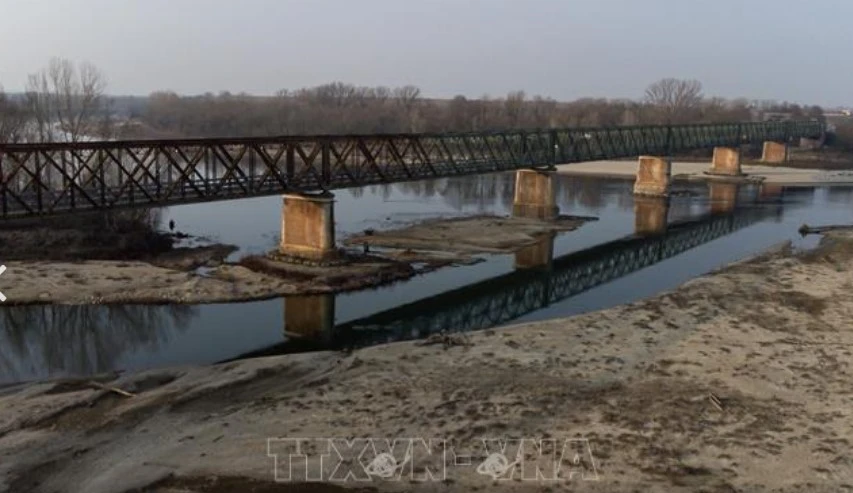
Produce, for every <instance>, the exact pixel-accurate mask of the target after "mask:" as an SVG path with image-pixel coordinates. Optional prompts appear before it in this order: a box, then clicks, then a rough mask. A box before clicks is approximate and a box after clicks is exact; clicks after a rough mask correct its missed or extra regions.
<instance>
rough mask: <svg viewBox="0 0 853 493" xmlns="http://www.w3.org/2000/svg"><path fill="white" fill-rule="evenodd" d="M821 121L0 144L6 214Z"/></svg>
mask: <svg viewBox="0 0 853 493" xmlns="http://www.w3.org/2000/svg"><path fill="white" fill-rule="evenodd" d="M823 132H824V125H823V124H822V123H820V122H816V121H806V122H761V123H721V124H707V125H670V126H637V127H615V128H587V129H583V128H572V129H544V130H533V131H520V130H518V131H506V132H483V133H468V134H391V135H337V136H336V135H323V136H291V137H270V138H239V139H185V140H137V141H109V142H77V143H47V144H6V145H0V209H2V212H0V217H3V218H10V217H27V216H37V215H46V214H63V213H74V212H81V211H91V210H106V209H116V208H125V207H139V206H155V207H156V206H165V205H173V204H181V203H192V202H204V201H212V200H225V199H233V198H241V197H252V196H260V195H272V194H280V193H287V192H300V193H301V192H314V191H328V190H334V189H340V188H349V187H356V186H363V185H370V184H376V183H394V182H400V181H413V180H421V179H427V178H443V177H449V176H459V175H467V174H479V173H490V172H497V171H508V170H514V169H520V168H528V167H536V166H549V165H553V164H558V163H574V162H582V161H595V160H601V159H615V158H623V157H632V156H639V155H643V154H649V155H661V156H663V155H671V154H673V153H677V152H683V151H688V150H693V149H701V148H710V147H715V146H727V147H735V146H740V145H743V144H749V143H758V142H762V141H784V142H787V141H790V140H791V139H795V138H800V137H819V136H820V135H822V133H823Z"/></svg>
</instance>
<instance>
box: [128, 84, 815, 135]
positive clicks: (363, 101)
mask: <svg viewBox="0 0 853 493" xmlns="http://www.w3.org/2000/svg"><path fill="white" fill-rule="evenodd" d="M767 111H771V112H773V111H778V112H786V113H791V114H792V116H793V117H795V118H799V117H817V116H820V115H821V114H822V110H821V109H820V108H819V107H801V106H798V105H792V104H777V103H774V102H759V101H747V100H745V99H739V100H725V99H722V98H707V97H705V96H704V95H703V94H702V85H701V83H699V82H698V81H695V80H679V79H662V80H660V81H658V82H656V83H654V84H652V85H650V86H649V87H648V89H647V90H646V93H645V97H644V98H643V99H641V100H636V101H635V100H608V99H590V98H585V99H579V100H576V101H572V102H558V101H555V100H553V99H550V98H543V97H541V96H535V97H532V98H531V97H528V96H527V95H526V94H525V93H524V92H523V91H512V92H510V93H509V94H507V95H506V97H504V98H489V97H488V96H483V97H481V98H478V99H469V98H466V97H465V96H456V97H454V98H452V99H450V100H436V99H427V98H423V97H421V95H420V90H419V89H418V88H416V87H413V86H405V87H399V88H386V87H359V86H354V85H350V84H344V83H341V82H335V83H331V84H325V85H321V86H317V87H313V88H306V89H300V90H297V91H287V90H282V91H279V93H278V94H276V95H275V96H272V97H259V96H251V95H247V94H237V95H235V94H231V93H227V92H226V93H220V94H218V95H213V94H205V95H201V96H179V95H177V94H175V93H173V92H157V93H154V94H152V95H151V96H150V98H149V102H148V106H147V110H146V111H145V112H144V114H143V115H142V117H141V119H140V123H141V125H139V126H138V127H137V130H138V131H139V132H140V133H141V134H142V135H143V136H144V135H146V134H148V135H174V136H197V137H220V136H234V135H256V136H257V135H282V134H316V133H387V132H423V131H425V132H439V131H462V132H464V131H480V130H489V129H499V128H509V127H562V126H615V125H631V124H640V123H688V122H721V121H748V120H752V119H754V118H756V117H760V113H761V112H767Z"/></svg>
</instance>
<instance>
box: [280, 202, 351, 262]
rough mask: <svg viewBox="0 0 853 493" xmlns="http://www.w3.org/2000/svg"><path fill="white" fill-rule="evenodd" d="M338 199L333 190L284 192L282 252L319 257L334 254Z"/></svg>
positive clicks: (315, 258)
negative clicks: (336, 199) (315, 192)
mask: <svg viewBox="0 0 853 493" xmlns="http://www.w3.org/2000/svg"><path fill="white" fill-rule="evenodd" d="M334 203H335V200H334V195H332V194H320V195H306V194H287V195H284V197H283V204H282V209H281V243H280V244H279V253H281V254H283V255H288V256H292V257H300V258H306V259H309V260H317V261H321V260H327V259H330V258H333V257H334V256H335V255H336V253H337V250H336V249H335V215H334Z"/></svg>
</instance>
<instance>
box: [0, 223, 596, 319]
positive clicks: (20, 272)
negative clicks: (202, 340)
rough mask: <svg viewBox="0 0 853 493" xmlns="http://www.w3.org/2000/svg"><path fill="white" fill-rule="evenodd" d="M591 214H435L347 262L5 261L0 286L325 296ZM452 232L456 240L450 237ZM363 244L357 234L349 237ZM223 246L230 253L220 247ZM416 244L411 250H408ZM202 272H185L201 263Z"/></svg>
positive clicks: (157, 297) (178, 298) (198, 299)
mask: <svg viewBox="0 0 853 493" xmlns="http://www.w3.org/2000/svg"><path fill="white" fill-rule="evenodd" d="M588 219H589V218H586V219H583V218H560V219H558V220H556V221H541V220H537V219H525V218H503V217H494V216H475V217H466V218H453V219H436V220H430V221H427V222H425V223H422V224H416V225H413V226H408V227H405V228H403V229H400V230H392V231H385V232H381V233H377V236H374V237H368V240H370V242H372V243H374V244H375V243H376V241H374V240H379V239H382V238H392V239H396V242H394V241H388V242H385V243H383V242H381V241H380V242H379V243H382V244H383V245H384V246H388V247H398V250H391V251H386V252H382V253H381V254H371V255H363V254H358V253H351V254H348V255H347V258H348V259H349V261H348V263H347V264H345V265H339V266H332V267H310V266H304V265H293V264H285V263H281V262H271V261H266V260H259V259H256V260H255V261H252V262H246V261H244V262H241V263H238V264H230V263H229V264H222V262H221V260H222V258H224V257H225V256H227V254H228V252H230V250H228V249H227V247H212V248H211V250H212V252H211V253H216V254H217V255H213V256H214V257H217V259H218V260H216V261H215V262H214V261H211V258H209V257H211V255H208V254H206V253H204V252H197V251H195V250H193V251H192V252H184V253H185V255H175V254H172V253H166V254H162V255H159V256H158V257H156V260H153V261H152V262H151V263H149V262H142V261H109V260H90V261H77V262H59V261H50V262H41V261H9V262H6V263H5V265H6V267H7V270H6V272H5V273H4V274H3V279H2V291H3V293H4V294H5V295H6V297H7V301H6V304H7V305H9V304H28V303H65V304H80V303H217V302H228V301H248V300H258V299H264V298H270V297H275V296H282V295H296V294H322V293H333V292H341V291H348V290H353V289H361V288H365V287H374V286H380V285H383V284H388V283H391V282H395V281H399V280H404V279H409V278H411V277H413V276H416V275H419V274H422V273H425V272H431V271H433V270H436V269H439V268H442V267H446V266H452V265H465V264H470V263H472V262H476V261H477V260H478V259H477V258H476V257H474V256H475V255H479V254H484V253H507V252H512V251H515V250H517V249H520V248H523V247H525V246H528V245H530V244H534V243H536V241H537V236H539V235H542V234H546V233H550V232H562V231H569V230H573V229H576V228H578V227H580V226H581V225H582V224H583V223H584V222H585V221H586V220H588ZM448 232H450V233H451V234H452V237H453V238H456V241H450V242H448V240H447V237H446V234H447V233H448ZM365 242H367V241H366V240H364V239H363V238H359V237H355V238H351V239H349V241H348V242H347V243H348V244H350V245H355V246H358V247H359V248H360V247H361V245H362V244H363V243H365ZM223 248H225V249H226V250H227V251H224V252H223V251H220V250H222V249H223ZM412 249H416V250H412ZM205 264H207V265H209V268H207V269H205V270H202V271H187V270H186V269H189V268H196V267H198V266H199V265H205Z"/></svg>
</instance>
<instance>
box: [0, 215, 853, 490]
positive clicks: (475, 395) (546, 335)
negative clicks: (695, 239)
mask: <svg viewBox="0 0 853 493" xmlns="http://www.w3.org/2000/svg"><path fill="white" fill-rule="evenodd" d="M851 271H853V236H851V235H850V233H845V232H832V233H830V235H829V239H828V240H827V241H825V242H824V244H823V245H822V246H821V247H820V248H818V249H817V250H814V251H811V252H806V253H797V252H792V251H791V250H790V247H787V248H781V249H776V250H775V251H773V252H772V253H769V254H766V255H763V256H761V257H758V258H755V259H752V260H750V261H747V262H742V263H740V264H737V265H733V266H730V267H728V268H726V269H723V270H722V271H720V272H717V273H714V274H712V275H709V276H705V277H701V278H698V279H695V280H693V281H690V282H688V283H686V284H684V285H683V286H680V287H679V288H677V289H674V290H672V291H669V292H665V293H662V294H660V295H657V296H654V297H651V298H648V299H645V300H642V301H638V302H635V303H631V304H627V305H621V306H616V307H612V308H609V309H606V310H603V311H597V312H594V313H589V314H586V315H582V316H578V317H573V318H569V319H557V320H551V321H547V322H537V323H530V324H524V325H518V326H512V327H506V328H503V329H499V330H489V331H484V332H478V333H474V334H471V335H469V336H462V335H446V336H440V337H436V338H431V339H427V340H426V341H425V342H407V343H396V344H391V345H384V346H379V347H373V348H367V349H363V350H358V351H355V352H353V353H351V354H342V353H334V352H319V353H311V354H302V355H288V356H276V357H270V358H260V359H252V360H244V361H240V362H232V363H227V364H221V365H216V366H202V367H181V368H172V369H165V370H152V371H149V372H145V373H139V374H131V375H126V376H123V377H118V378H116V377H109V376H107V377H103V378H98V379H97V381H93V380H91V379H84V380H73V381H63V382H52V383H43V384H35V385H25V386H12V387H8V388H6V389H4V391H3V392H2V394H0V453H2V454H3V457H4V460H3V461H2V463H0V484H2V485H4V486H5V487H7V488H9V489H10V491H33V492H48V491H49V492H64V491H70V490H71V487H70V485H73V489H74V491H81V490H85V491H87V492H89V493H122V492H127V491H152V492H153V491H163V492H166V491H168V492H173V491H181V492H190V493H201V492H205V493H225V492H231V491H246V490H247V488H250V487H251V488H254V490H255V491H273V488H275V491H292V492H297V491H307V490H306V488H309V486H307V485H305V484H304V481H305V480H306V479H307V478H306V476H305V475H304V473H300V471H305V470H306V469H304V468H305V467H306V466H305V465H304V464H305V462H302V463H300V466H299V467H296V468H294V469H290V468H289V467H288V462H286V458H288V457H289V456H288V454H293V453H296V449H293V448H288V446H287V444H288V443H290V442H287V440H288V439H297V438H299V439H307V438H318V439H319V438H332V439H334V438H338V439H339V440H342V439H346V440H350V441H349V442H347V443H353V442H352V439H353V438H360V437H365V438H366V437H373V438H384V439H387V440H390V441H391V442H392V443H393V440H395V439H401V438H404V437H410V438H413V439H417V438H418V437H420V438H426V439H434V440H446V444H447V445H446V447H449V453H450V454H451V455H449V456H448V455H446V453H444V452H443V450H448V449H447V448H444V449H436V450H435V453H432V454H429V453H424V452H423V451H422V452H421V453H415V454H413V455H406V454H405V450H404V449H399V450H398V449H396V448H389V449H388V450H389V452H390V453H391V454H392V457H394V458H395V459H396V460H399V461H403V462H402V464H403V465H404V466H405V465H406V464H408V466H407V467H408V468H406V467H403V468H401V469H400V472H401V474H400V475H399V478H400V479H398V480H396V481H395V478H397V477H398V475H396V474H393V475H391V476H390V477H389V478H388V479H381V478H380V477H378V476H377V475H375V473H376V472H377V470H376V469H375V468H373V469H369V468H368V467H369V465H370V464H372V463H374V462H375V460H376V459H377V457H379V452H380V451H379V450H377V449H374V448H367V449H365V448H364V447H354V448H338V449H336V450H337V451H338V452H339V453H340V454H341V455H340V458H341V459H342V460H343V462H342V463H341V464H342V465H343V467H345V468H347V470H351V471H354V472H353V474H357V476H353V478H357V477H362V476H364V475H366V476H365V477H366V478H367V480H368V482H361V483H353V482H344V483H335V484H329V485H328V486H322V485H317V484H314V485H312V486H310V488H312V491H318V492H336V491H340V488H342V487H345V486H349V487H358V488H360V489H359V490H357V491H362V492H367V491H370V492H373V491H388V492H396V491H423V492H427V491H430V492H431V491H446V492H455V491H459V492H463V491H464V492H467V491H472V490H476V489H484V490H489V491H514V492H533V491H542V490H543V488H549V489H551V490H555V489H562V488H571V489H578V488H582V489H583V490H584V491H594V492H633V491H637V490H642V491H650V492H672V491H677V492H685V493H686V492H693V491H700V490H701V491H783V490H784V491H809V492H827V493H828V492H834V491H840V490H843V489H845V488H847V487H848V486H849V484H850V475H849V471H850V467H851V464H850V459H849V457H848V455H849V454H848V453H847V452H848V451H849V448H850V443H851V442H853V432H851V430H853V422H851V419H853V418H851V413H850V410H849V407H850V406H849V402H850V400H851V398H853V392H851V387H850V385H849V383H850V381H851V378H853V373H851V367H850V364H849V360H850V350H849V348H850V346H851V345H853V340H851V332H850V331H849V330H847V328H848V322H849V319H850V314H851V313H853V292H851V290H850V276H851ZM509 437H515V438H527V439H529V440H536V442H535V443H539V442H538V440H541V439H550V440H556V441H557V443H559V444H560V445H563V444H565V443H571V444H578V443H580V444H581V446H577V447H576V446H574V445H573V447H572V448H569V449H568V450H569V453H568V455H566V454H565V453H563V454H559V453H558V454H557V456H556V457H558V459H557V460H558V461H559V464H560V468H559V469H558V470H556V471H555V470H554V469H553V468H549V463H550V462H549V461H550V460H552V459H551V458H552V457H553V456H551V455H547V453H546V455H544V456H541V455H539V454H538V453H519V452H518V451H517V449H515V448H502V449H500V450H502V451H503V452H504V453H505V454H507V455H508V457H509V459H507V461H508V462H511V465H509V467H507V468H498V469H497V470H496V469H495V468H494V467H489V468H485V467H483V464H484V463H485V462H487V461H489V460H491V462H490V464H492V465H495V460H492V459H490V454H489V449H487V448H486V447H485V445H484V442H483V440H484V439H506V438H509ZM270 438H275V439H278V440H284V441H275V442H272V443H273V445H270V442H269V441H268V440H269V439H270ZM313 443H319V442H313ZM323 443H327V442H323ZM336 443H339V444H340V443H342V442H336ZM379 443H382V442H379ZM418 443H419V442H418ZM435 443H437V444H438V443H445V442H438V441H436V442H435ZM436 446H437V445H436ZM300 450H301V453H303V454H307V456H308V457H309V458H308V462H307V467H308V469H307V470H308V471H311V474H312V476H310V477H312V478H315V479H314V481H316V480H317V479H326V480H328V479H329V478H330V477H332V475H333V474H334V470H333V469H334V467H336V465H337V464H339V463H338V462H337V461H336V460H332V461H331V462H329V460H330V459H329V458H328V457H329V456H328V455H327V456H326V458H324V459H322V460H321V454H323V453H326V452H324V451H325V449H322V448H315V447H310V446H306V447H305V448H303V449H300ZM406 450H408V449H406ZM525 450H527V449H525ZM531 450H532V449H531ZM528 451H529V450H528ZM564 452H565V451H564ZM365 454H367V455H365ZM404 455H405V457H404ZM334 457H335V456H332V458H333V459H334ZM448 457H449V459H448ZM459 457H464V458H465V460H464V461H461V462H460V461H459V460H457V458H459ZM395 463H396V462H395ZM105 464H109V467H105ZM276 464H278V467H279V469H278V473H279V476H278V477H279V479H283V478H286V477H287V476H286V474H288V473H293V474H294V476H291V478H290V479H291V482H290V483H287V482H285V483H276V482H275V478H276V473H275V471H276V469H275V468H276ZM323 464H325V468H324V466H323ZM497 465H500V464H497ZM531 467H533V468H534V469H530V468H531ZM537 467H538V468H539V469H540V471H543V472H544V474H545V477H540V476H538V475H537V474H532V475H531V470H532V471H534V472H535V470H536V469H535V468H537ZM359 468H361V469H359ZM525 468H526V469H525ZM427 469H428V470H429V471H432V472H433V475H432V476H427V475H425V470H427ZM481 469H482V471H481ZM486 470H488V471H495V470H496V471H498V472H497V473H495V474H496V475H494V476H489V475H486V474H484V473H483V471H486ZM369 471H373V473H374V476H372V477H371V476H370V473H369ZM551 473H554V476H553V479H552V476H551V475H550V474H551ZM371 478H372V482H370V480H371ZM413 478H414V480H413ZM493 478H494V479H493ZM525 478H527V480H524V479H525ZM136 488H143V489H142V490H136Z"/></svg>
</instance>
